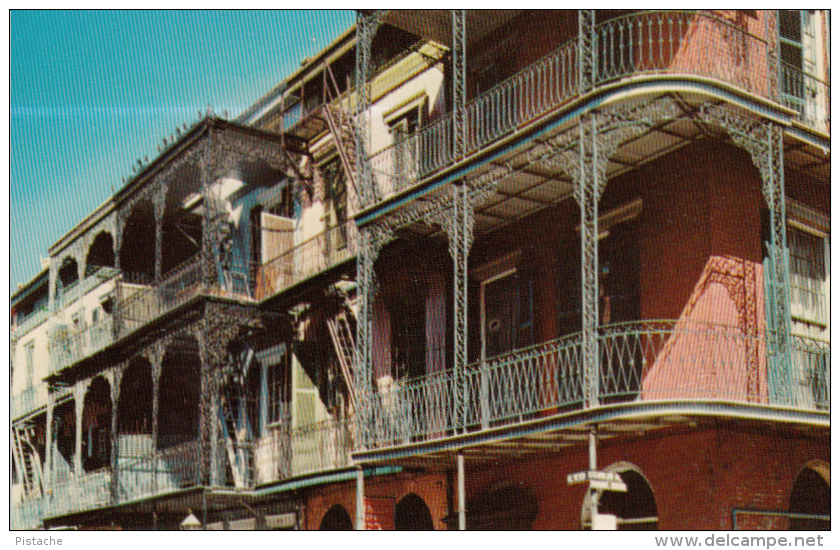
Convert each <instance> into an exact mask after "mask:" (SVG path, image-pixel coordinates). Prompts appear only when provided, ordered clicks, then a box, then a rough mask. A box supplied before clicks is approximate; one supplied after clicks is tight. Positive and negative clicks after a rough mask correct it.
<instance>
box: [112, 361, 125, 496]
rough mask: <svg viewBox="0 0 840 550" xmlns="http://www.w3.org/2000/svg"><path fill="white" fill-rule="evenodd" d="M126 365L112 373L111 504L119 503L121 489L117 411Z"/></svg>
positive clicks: (118, 367)
mask: <svg viewBox="0 0 840 550" xmlns="http://www.w3.org/2000/svg"><path fill="white" fill-rule="evenodd" d="M125 369H126V365H125V363H122V364H120V365H118V366H117V367H116V368H115V369H114V370H113V371H112V373H111V378H112V380H111V403H112V405H111V457H110V462H111V504H117V503H118V502H119V494H120V493H119V487H120V468H119V459H120V453H119V445H120V435H119V430H118V429H117V422H118V421H119V418H118V416H117V411H118V409H119V403H120V387H121V386H122V377H123V374H124V373H125Z"/></svg>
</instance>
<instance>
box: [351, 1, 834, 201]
mask: <svg viewBox="0 0 840 550" xmlns="http://www.w3.org/2000/svg"><path fill="white" fill-rule="evenodd" d="M593 44H594V57H595V60H594V63H593V72H594V74H593V75H592V78H593V85H594V86H596V87H598V86H603V85H606V84H610V83H614V82H617V81H620V80H622V79H627V78H629V77H633V76H637V75H662V76H673V77H680V78H697V77H701V78H707V79H711V80H715V81H718V82H720V83H721V84H723V85H726V86H729V87H735V88H738V89H740V90H742V91H743V92H745V93H748V94H751V95H756V96H760V97H765V98H773V97H774V94H775V93H776V92H777V91H779V92H780V94H779V95H780V96H781V101H782V102H783V103H784V104H785V105H787V106H788V107H791V108H793V109H795V110H796V111H798V112H799V120H800V121H801V122H803V123H804V124H806V125H808V126H811V127H814V128H816V129H818V130H821V131H828V98H829V97H830V87H829V86H828V84H826V83H824V82H821V81H819V80H818V79H815V78H813V77H810V76H807V75H803V74H802V73H801V72H799V73H796V72H795V71H794V70H793V69H792V68H790V67H788V66H783V67H782V75H781V77H782V78H781V84H780V87H781V88H782V89H781V90H774V89H771V86H772V79H771V78H769V76H770V71H773V72H775V71H777V68H776V67H770V66H769V64H768V61H769V60H770V59H771V58H770V56H769V52H768V44H767V41H766V40H765V39H764V38H762V37H760V36H756V35H755V34H751V33H750V32H748V30H746V27H745V26H741V25H736V24H734V23H733V22H730V21H727V20H724V19H721V18H720V17H718V16H716V15H713V14H711V13H706V12H692V11H646V12H638V13H632V14H628V15H624V16H620V17H616V18H613V19H609V20H606V21H603V22H601V23H599V24H598V25H596V27H595V29H594V37H593ZM581 57H582V54H581V52H580V51H579V44H578V38H577V37H576V38H574V39H572V40H570V41H569V42H567V43H565V44H563V45H562V46H560V47H558V48H557V49H555V50H554V51H553V52H551V53H549V54H548V55H546V56H544V57H542V58H541V59H539V60H537V61H536V62H534V63H532V64H531V65H529V66H528V67H526V68H525V69H523V70H522V71H520V72H519V73H517V74H515V75H513V76H511V77H510V78H508V79H507V80H504V81H502V82H500V83H499V84H497V85H496V86H494V87H493V88H491V89H489V90H487V91H486V92H484V93H482V94H481V95H479V96H477V97H475V98H474V99H472V100H471V101H470V102H468V103H467V106H466V113H465V115H464V119H465V121H466V134H467V135H466V144H467V145H466V158H469V157H470V156H473V155H476V154H479V153H481V152H482V151H483V150H484V149H486V148H487V147H488V146H489V145H492V144H493V143H494V142H496V141H497V140H499V139H501V138H503V137H505V136H507V135H509V134H511V133H513V132H514V131H516V130H519V129H522V128H524V127H526V126H527V125H529V124H530V123H532V122H534V121H535V120H537V119H539V118H541V117H544V116H546V115H548V114H550V113H552V112H553V111H555V110H557V109H558V108H560V107H562V106H563V105H565V104H567V103H569V102H570V101H571V100H573V99H575V98H577V97H580V96H581V95H582V94H584V93H586V92H588V91H589V90H587V89H584V88H583V87H582V86H581V83H580V82H579V70H580V67H579V63H580V62H581ZM452 120H453V115H452V113H450V114H448V115H445V116H443V117H441V118H439V119H437V120H434V121H432V122H431V123H430V124H429V125H427V126H425V127H424V128H421V129H420V130H419V131H417V132H415V133H414V134H411V135H408V136H405V137H404V138H402V139H401V140H398V141H397V142H395V143H394V144H392V145H391V146H389V147H386V148H384V149H382V150H380V151H378V152H375V153H373V154H371V156H370V163H371V170H372V173H373V183H374V188H375V193H374V194H373V196H374V198H373V199H372V200H373V202H376V201H379V200H383V199H385V198H388V197H390V196H393V195H395V194H397V193H400V192H401V191H403V190H404V189H407V188H409V187H411V186H413V185H414V184H416V183H418V182H419V181H421V180H423V179H425V178H427V177H429V176H431V175H432V174H434V173H435V172H438V171H440V170H442V169H444V168H446V167H448V166H451V165H452V164H453V163H454V162H455V161H458V160H461V159H456V158H455V157H454V155H453V132H454V128H453V122H452ZM407 151H409V152H411V156H410V160H411V162H406V152H407ZM371 204H372V203H369V204H363V205H362V206H363V207H368V206H371Z"/></svg>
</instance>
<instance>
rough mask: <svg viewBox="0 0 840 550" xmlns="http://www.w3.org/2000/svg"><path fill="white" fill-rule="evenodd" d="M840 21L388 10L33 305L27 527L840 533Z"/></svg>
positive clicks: (154, 189)
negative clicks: (839, 386)
mask: <svg viewBox="0 0 840 550" xmlns="http://www.w3.org/2000/svg"><path fill="white" fill-rule="evenodd" d="M829 27H830V16H829V14H828V12H827V11H809V10H798V11H797V10H793V11H792V10H784V11H779V12H776V11H754V10H753V11H749V10H747V11H702V12H686V11H653V12H630V11H593V10H561V11H555V12H531V11H519V10H511V11H494V10H479V11H466V12H465V11H460V10H455V11H452V12H449V11H423V12H419V13H415V12H407V11H384V12H380V11H376V12H368V11H360V12H359V14H358V18H357V23H356V25H355V27H354V28H353V29H351V30H349V31H348V32H346V33H345V34H344V35H342V36H340V37H339V38H337V39H336V41H335V42H333V44H331V45H330V46H329V47H328V48H327V49H325V50H324V51H323V52H321V53H320V54H319V55H318V56H316V57H315V58H312V59H308V60H306V62H305V63H304V64H303V65H302V67H301V69H300V70H298V71H297V72H295V73H294V74H292V75H290V76H289V77H288V78H286V79H285V80H284V81H283V82H282V83H281V84H280V85H279V86H278V87H277V88H276V89H275V90H272V91H271V92H270V93H268V94H267V95H266V96H265V97H264V98H263V99H262V100H260V101H259V102H257V103H256V104H255V105H254V106H252V107H251V108H250V109H248V110H247V111H246V112H245V113H243V114H242V115H240V116H239V117H238V118H237V119H235V120H231V121H228V120H222V119H220V118H218V117H215V116H213V115H212V114H210V113H208V115H207V116H205V117H204V118H202V119H201V120H199V121H197V122H195V123H194V124H192V125H191V126H188V127H184V128H182V129H178V131H177V132H176V134H175V135H174V136H173V139H171V140H168V141H167V142H166V144H165V146H164V147H162V150H161V154H160V155H159V156H158V157H157V158H156V159H154V160H153V161H152V162H150V163H148V164H146V165H143V166H141V167H140V169H139V171H138V173H137V174H136V175H135V177H133V178H132V179H131V181H130V182H129V183H128V184H127V185H126V186H125V187H124V188H123V189H122V190H120V191H119V192H118V193H116V194H115V195H114V197H112V198H111V199H109V200H108V201H106V202H105V203H104V204H103V205H102V206H101V207H100V208H98V209H97V210H96V211H94V212H93V213H91V214H90V215H89V216H88V217H87V218H85V220H83V221H82V222H81V223H80V224H79V225H78V226H77V227H76V228H75V229H74V230H73V231H71V232H70V233H68V234H67V235H66V236H65V237H63V238H62V239H61V240H60V241H59V242H58V243H56V244H55V245H54V246H53V247H52V248H51V249H50V260H49V264H48V265H45V266H44V270H43V271H42V273H41V274H39V275H38V276H37V277H36V278H34V279H33V280H32V281H31V282H30V283H29V284H28V285H26V286H24V287H22V288H21V289H20V290H19V291H18V292H16V293H15V295H13V296H12V349H13V365H12V368H13V380H12V408H13V415H12V416H13V420H14V423H13V427H12V431H13V434H12V441H13V455H14V466H13V467H14V471H13V479H14V481H15V483H14V485H13V495H12V512H13V513H12V519H13V522H12V525H13V527H17V528H33V527H36V526H39V525H43V526H45V527H57V526H75V527H79V528H106V527H107V528H129V529H131V528H142V529H151V528H177V527H178V526H179V525H180V524H181V523H182V522H184V521H185V519H186V518H187V517H188V516H189V515H190V514H192V515H193V516H194V517H195V518H196V519H197V520H198V522H199V523H200V524H201V525H202V526H203V527H206V528H210V529H217V528H218V529H268V528H303V529H319V528H321V529H340V528H353V527H356V528H383V529H393V528H396V529H427V528H429V529H431V528H434V529H447V528H449V529H457V528H459V527H460V528H467V529H485V528H492V529H519V528H535V529H580V528H590V527H592V526H593V524H594V526H595V527H597V528H602V527H613V526H615V527H618V528H624V529H628V528H641V529H651V528H657V527H658V528H663V529H732V528H809V529H814V528H822V527H826V526H828V525H830V519H829V514H830V504H829V494H830V443H829V425H830V423H829V415H830V393H829V388H830V345H829V315H828V304H829V261H828V260H829V255H828V251H829V235H830V227H829V226H830V201H829V176H830V107H829V103H830V102H829V96H830V88H829V86H828V84H827V82H828V80H829V78H828V76H829V74H830V58H829V44H830V42H829V40H828V33H829ZM586 471H590V472H593V473H591V474H585V473H584V474H582V475H581V476H578V477H575V476H571V477H569V476H570V474H574V473H577V472H586ZM576 481H581V482H580V483H575V482H576Z"/></svg>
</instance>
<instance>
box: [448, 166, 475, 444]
mask: <svg viewBox="0 0 840 550" xmlns="http://www.w3.org/2000/svg"><path fill="white" fill-rule="evenodd" d="M470 190H471V187H470V186H469V185H468V184H467V183H466V181H464V180H459V181H458V182H455V183H453V184H452V207H451V212H450V213H448V215H447V214H444V215H443V216H441V219H440V223H441V226H442V227H443V230H444V231H445V232H446V235H447V237H448V238H449V254H450V255H451V256H452V266H453V273H452V288H453V293H454V298H455V299H454V302H453V303H454V308H453V316H452V321H453V322H452V325H453V333H452V338H453V340H452V341H453V351H452V355H453V360H452V363H453V364H452V371H453V374H454V379H453V388H452V392H453V402H454V403H453V411H452V421H451V425H452V426H453V427H454V428H455V430H456V431H464V430H465V429H466V423H467V398H466V397H467V392H466V389H467V388H466V384H465V382H466V369H467V341H468V340H467V324H468V323H467V309H468V307H467V296H468V292H467V291H468V277H469V270H468V267H467V260H468V257H469V254H470V248H471V247H472V243H473V226H474V225H475V212H474V207H473V200H477V199H474V198H473V197H471V196H470Z"/></svg>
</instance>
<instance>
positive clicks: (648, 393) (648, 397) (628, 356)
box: [370, 320, 831, 448]
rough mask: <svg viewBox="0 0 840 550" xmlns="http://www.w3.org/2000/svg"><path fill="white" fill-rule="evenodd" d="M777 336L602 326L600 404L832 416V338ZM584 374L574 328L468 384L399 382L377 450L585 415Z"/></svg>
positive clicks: (375, 435) (654, 325)
mask: <svg viewBox="0 0 840 550" xmlns="http://www.w3.org/2000/svg"><path fill="white" fill-rule="evenodd" d="M769 338H772V334H768V333H765V332H764V331H758V330H756V329H755V328H750V327H740V326H727V325H715V324H710V323H698V322H691V321H688V320H679V321H643V322H637V323H620V324H613V325H607V326H603V327H601V330H600V333H599V335H598V344H599V349H600V361H599V365H600V366H599V367H598V373H599V374H598V376H597V382H596V387H597V396H598V404H599V405H600V406H611V405H627V406H630V407H640V406H643V405H651V406H656V405H669V404H673V403H674V402H677V403H683V404H684V405H685V409H686V410H688V409H690V408H691V407H690V406H691V405H698V404H700V405H699V407H700V408H702V404H707V405H709V406H711V407H715V406H723V407H725V406H736V407H737V406H744V407H742V408H746V407H771V408H775V409H778V410H799V411H819V412H825V413H828V412H830V410H831V396H830V392H829V388H830V380H831V368H830V359H831V357H830V346H829V344H828V342H824V341H820V340H816V339H813V338H807V337H803V336H793V337H792V341H791V346H790V349H789V351H788V352H787V353H784V354H780V353H779V352H775V351H773V349H774V348H773V346H770V345H768V342H769ZM585 379H586V376H585V373H584V365H583V362H582V350H581V337H580V335H579V334H573V335H569V336H564V337H562V338H558V339H556V340H553V341H549V342H545V343H543V344H539V345H535V346H531V347H527V348H522V349H518V350H515V351H512V352H509V353H506V354H503V355H500V356H497V357H492V358H488V359H487V360H485V361H478V362H475V363H472V364H470V365H468V367H467V370H466V372H465V373H464V375H463V378H462V380H461V381H460V382H459V380H458V378H457V377H456V375H455V373H454V372H453V371H452V370H447V371H443V372H440V373H436V374H430V375H426V376H422V377H419V378H415V379H409V380H405V381H402V382H395V383H394V384H392V385H391V386H389V387H387V388H385V389H381V390H380V392H379V393H378V395H375V396H374V401H373V405H374V411H375V421H374V422H373V423H372V425H371V432H372V433H371V434H370V435H371V439H372V441H373V447H383V448H384V447H389V446H395V445H404V444H409V443H417V442H422V441H431V440H435V439H442V438H446V437H451V436H454V435H457V434H459V433H468V432H476V431H480V430H487V429H490V428H500V427H504V426H513V425H521V424H527V423H529V422H532V421H536V420H539V419H541V418H545V417H550V416H553V415H562V414H569V413H574V412H576V411H585V410H586V407H585V405H584V395H585V394H586V392H587V388H586V387H585V384H586V382H585ZM458 388H460V389H458ZM459 401H461V402H460V403H459ZM459 405H460V410H463V416H461V417H459V416H458V414H457V411H458V410H459ZM640 410H641V409H640ZM752 412H753V413H755V412H756V411H755V410H753V411H752Z"/></svg>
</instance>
